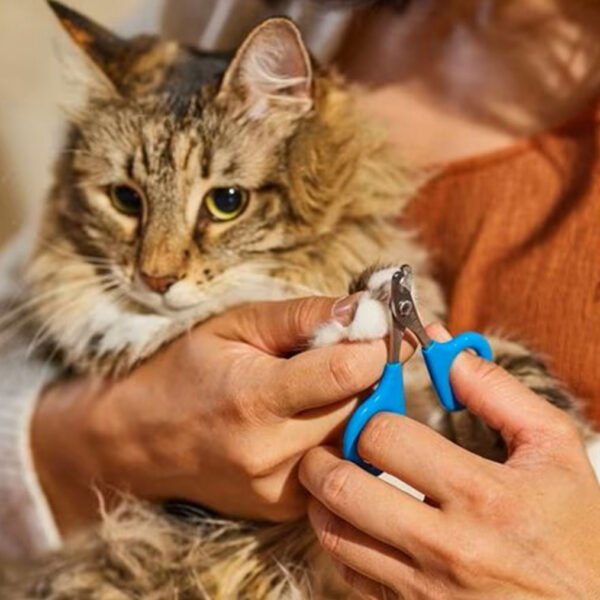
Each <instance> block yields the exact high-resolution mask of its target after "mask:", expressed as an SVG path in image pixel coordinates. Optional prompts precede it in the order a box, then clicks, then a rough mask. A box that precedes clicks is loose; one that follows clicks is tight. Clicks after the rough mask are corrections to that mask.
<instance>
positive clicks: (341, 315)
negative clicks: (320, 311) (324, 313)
mask: <svg viewBox="0 0 600 600" xmlns="http://www.w3.org/2000/svg"><path fill="white" fill-rule="evenodd" d="M362 295H363V292H357V293H356V294H352V295H351V296H345V297H344V298H340V299H339V300H338V301H337V302H336V303H335V304H334V305H333V309H332V311H331V314H332V316H333V318H334V319H335V320H336V321H337V322H338V323H339V324H340V325H344V326H345V325H350V323H352V319H354V315H355V313H356V307H357V305H358V301H359V300H360V298H361V296H362Z"/></svg>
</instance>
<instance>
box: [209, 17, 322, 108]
mask: <svg viewBox="0 0 600 600" xmlns="http://www.w3.org/2000/svg"><path fill="white" fill-rule="evenodd" d="M219 95H220V96H221V97H225V98H227V97H231V96H232V95H233V96H235V97H236V98H237V99H238V100H241V101H242V105H243V107H244V109H245V110H246V111H247V112H248V114H249V115H250V116H251V117H254V118H261V117H262V116H263V115H265V114H266V113H267V111H269V110H270V109H272V108H274V109H282V110H286V111H293V112H294V113H295V114H298V115H302V114H305V113H307V112H308V111H310V109H311V108H312V106H313V75H312V65H311V60H310V56H309V54H308V51H307V49H306V47H305V45H304V42H303V41H302V36H301V34H300V31H299V30H298V28H297V27H296V26H295V25H294V23H292V21H290V20H289V19H284V18H272V19H268V20H267V21H264V22H263V23H261V24H260V25H259V26H258V27H256V28H255V29H254V30H253V31H252V32H251V33H250V34H249V35H248V37H247V38H246V40H245V41H244V43H243V44H242V45H241V47H240V48H239V50H238V51H237V53H236V55H235V57H234V59H233V61H232V62H231V64H230V65H229V68H228V69H227V71H226V73H225V75H224V77H223V82H222V84H221V89H220V92H219Z"/></svg>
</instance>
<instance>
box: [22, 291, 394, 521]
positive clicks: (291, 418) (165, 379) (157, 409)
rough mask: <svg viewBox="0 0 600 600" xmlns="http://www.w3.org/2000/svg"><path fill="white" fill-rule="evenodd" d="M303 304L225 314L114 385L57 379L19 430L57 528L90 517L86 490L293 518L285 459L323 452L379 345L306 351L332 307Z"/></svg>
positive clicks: (297, 492)
mask: <svg viewBox="0 0 600 600" xmlns="http://www.w3.org/2000/svg"><path fill="white" fill-rule="evenodd" d="M336 306H337V309H339V308H340V306H341V308H342V309H344V307H345V311H344V310H342V312H341V313H340V316H339V318H340V319H346V320H348V321H349V320H350V318H351V309H352V303H350V305H348V302H347V301H346V303H345V304H343V305H340V304H337V305H336V303H335V299H330V298H310V299H300V300H293V301H286V302H264V303H258V304H252V305H247V306H243V307H240V308H236V309H233V310H231V311H229V312H227V313H226V314H223V315H221V316H219V317H216V318H214V319H212V320H210V321H208V322H206V323H204V324H202V325H200V326H198V327H196V328H195V329H194V330H193V331H192V332H191V333H190V335H187V336H183V337H181V338H179V339H177V340H176V341H174V342H173V343H172V344H170V345H169V346H168V347H166V348H165V349H164V350H163V351H161V352H160V353H158V354H157V355H155V356H154V357H152V358H151V359H150V360H148V361H147V362H145V363H144V364H142V365H141V366H140V367H139V368H137V369H135V370H134V371H133V372H132V373H131V374H130V375H128V376H127V377H125V378H123V379H121V380H118V381H114V382H108V381H101V380H98V379H93V378H90V377H83V378H79V379H77V380H74V381H71V382H66V383H64V382H63V383H61V384H57V385H56V386H54V387H53V388H51V389H50V390H48V392H47V393H46V395H45V397H43V398H42V400H41V402H40V404H39V407H38V409H37V411H36V414H35V415H34V418H33V422H32V446H33V452H34V458H35V463H36V468H37V470H38V472H39V476H40V479H41V482H42V485H43V487H44V490H45V492H46V494H47V496H48V498H49V500H50V503H51V506H52V509H53V512H54V514H55V515H56V518H57V520H58V523H59V526H60V528H61V530H62V531H63V532H65V531H69V530H73V529H76V528H78V527H81V526H83V525H86V524H87V523H89V522H90V521H91V520H94V519H96V518H97V516H98V502H97V498H96V497H95V495H94V492H93V491H92V489H91V488H92V485H95V486H96V487H98V488H99V489H100V490H101V491H102V492H103V493H104V494H105V495H106V494H110V491H111V490H114V489H118V490H125V491H128V492H131V493H132V494H134V495H135V496H137V497H140V498H145V499H150V500H157V501H160V500H164V499H169V498H179V499H182V498H183V499H186V500H188V501H194V502H198V503H200V504H202V505H204V506H206V507H209V508H212V509H215V510H217V511H218V512H220V513H222V514H227V515H234V516H239V517H248V518H258V519H268V520H275V521H282V520H288V519H294V518H297V517H299V516H301V515H302V514H303V513H304V512H305V503H306V493H305V491H304V489H303V488H302V486H300V484H299V482H298V479H297V464H298V462H299V460H300V458H301V457H302V456H303V454H304V453H305V452H306V451H307V450H308V449H309V448H312V447H314V446H317V445H319V444H323V443H332V442H333V440H334V439H335V436H336V435H337V434H339V431H340V426H341V424H342V423H343V422H344V420H345V419H346V418H347V417H348V415H349V414H350V413H351V411H352V409H353V407H354V401H352V400H349V399H352V398H354V397H355V396H356V395H357V394H358V393H359V392H361V391H362V390H364V389H366V388H368V387H369V386H371V385H372V384H373V383H374V382H375V381H376V380H377V378H378V377H379V376H380V374H381V371H382V369H383V366H384V363H385V358H386V351H385V344H384V342H383V341H377V342H371V343H355V344H342V345H338V346H331V347H326V348H319V349H311V350H307V351H306V352H303V353H300V354H296V355H295V356H293V357H291V358H282V357H284V356H289V355H290V353H291V352H293V351H297V350H298V349H300V348H302V347H306V343H307V340H308V339H309V338H310V337H311V335H312V333H313V331H314V329H315V328H316V327H317V325H319V324H321V323H323V322H325V321H327V320H330V319H331V317H332V314H333V312H332V311H335V308H336Z"/></svg>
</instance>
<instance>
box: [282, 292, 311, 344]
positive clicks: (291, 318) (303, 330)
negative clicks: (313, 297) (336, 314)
mask: <svg viewBox="0 0 600 600" xmlns="http://www.w3.org/2000/svg"><path fill="white" fill-rule="evenodd" d="M314 316H315V303H314V301H308V300H300V301H297V302H293V303H291V304H290V309H289V310H288V312H287V319H288V326H289V329H290V331H295V332H298V333H300V334H301V335H306V336H307V337H308V336H309V335H310V333H311V331H310V327H311V325H312V323H313V321H314Z"/></svg>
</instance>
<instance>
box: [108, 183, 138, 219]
mask: <svg viewBox="0 0 600 600" xmlns="http://www.w3.org/2000/svg"><path fill="white" fill-rule="evenodd" d="M110 201H111V202H112V205H113V206H114V207H115V208H116V209H117V210H118V211H119V212H121V213H123V214H125V215H129V216H132V217H137V216H138V215H140V214H141V213H142V206H143V204H142V196H141V195H140V193H139V192H138V191H137V190H136V189H135V188H133V187H131V186H130V185H124V184H121V185H113V186H111V187H110Z"/></svg>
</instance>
